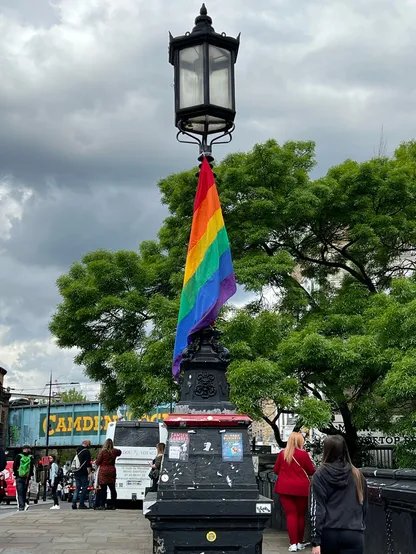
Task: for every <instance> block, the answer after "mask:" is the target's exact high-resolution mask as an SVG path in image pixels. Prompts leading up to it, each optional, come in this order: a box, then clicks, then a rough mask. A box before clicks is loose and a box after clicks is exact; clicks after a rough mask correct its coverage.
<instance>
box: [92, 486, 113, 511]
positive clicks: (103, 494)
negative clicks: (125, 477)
mask: <svg viewBox="0 0 416 554" xmlns="http://www.w3.org/2000/svg"><path fill="white" fill-rule="evenodd" d="M107 487H108V488H109V489H110V493H111V505H112V506H114V508H115V507H116V500H117V491H116V484H115V483H108V484H107V485H100V490H99V491H98V493H97V497H96V499H95V507H96V508H101V507H103V508H104V506H105V503H106V500H107Z"/></svg>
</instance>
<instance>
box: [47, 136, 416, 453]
mask: <svg viewBox="0 0 416 554" xmlns="http://www.w3.org/2000/svg"><path fill="white" fill-rule="evenodd" d="M315 163H316V161H315V153H314V143H312V142H301V141H299V142H287V143H285V144H283V145H279V144H277V143H276V142H275V141H274V140H270V141H267V142H266V143H264V144H259V145H256V146H255V147H254V148H253V150H252V151H251V152H248V153H234V154H230V155H228V156H227V157H226V158H225V159H224V161H223V162H222V163H221V164H219V165H217V166H216V168H215V171H216V174H217V186H218V189H219V193H220V197H221V202H222V206H223V212H224V219H225V224H226V227H227V231H228V234H229V237H230V243H231V247H232V254H233V258H234V265H235V272H236V276H237V280H238V283H239V284H240V285H242V286H243V287H244V288H245V290H246V291H249V292H252V293H253V295H254V298H253V300H252V302H250V304H249V305H248V306H246V307H245V308H244V309H243V310H235V312H234V313H231V314H228V315H227V317H225V318H222V319H220V321H219V326H220V327H221V328H222V329H223V331H224V333H225V336H224V340H225V343H226V345H227V346H228V347H229V348H230V350H231V353H232V360H233V361H232V364H231V366H230V370H229V381H230V384H231V394H232V398H233V400H234V402H235V403H236V404H237V406H238V408H239V409H241V410H242V411H245V412H247V413H249V415H251V416H252V417H255V418H257V419H259V418H264V419H266V421H268V422H269V423H270V424H271V426H272V427H273V429H274V431H275V434H276V438H277V439H278V440H280V435H279V429H278V428H277V426H276V422H277V419H275V418H276V414H274V415H273V416H272V417H269V416H270V414H266V413H264V402H265V400H267V399H269V400H270V399H271V400H273V401H274V402H275V403H276V406H277V409H278V413H280V412H284V411H293V412H295V413H296V414H297V415H298V423H299V425H300V424H307V425H313V426H317V427H319V428H321V429H322V430H325V431H326V432H337V427H336V426H334V421H333V419H334V415H335V414H336V413H340V414H341V416H342V419H343V426H344V427H343V432H344V433H345V435H346V436H347V438H348V440H349V443H350V446H351V447H352V449H354V445H355V444H356V443H357V438H358V434H359V432H360V431H363V430H369V429H380V428H382V427H384V428H387V427H388V425H389V424H390V423H389V421H390V422H391V417H390V416H391V414H392V412H393V413H394V406H400V410H402V409H403V410H404V409H405V410H406V411H407V415H406V417H405V418H403V417H402V415H401V414H400V417H395V418H394V421H395V422H396V424H397V425H399V421H400V422H401V425H404V426H406V429H407V432H409V433H410V430H411V420H412V417H413V415H410V414H413V413H416V412H414V411H411V410H410V408H409V407H410V406H412V410H413V404H412V400H411V397H412V393H413V388H412V382H413V380H415V382H416V379H413V375H412V370H413V360H414V357H413V347H412V346H411V344H413V343H409V342H407V339H406V337H408V336H409V334H410V329H412V320H411V312H412V302H413V296H412V294H411V292H410V290H408V288H406V287H410V289H412V287H413V286H414V284H413V283H412V282H411V281H409V280H408V279H409V277H410V276H411V274H412V272H413V269H414V260H415V248H416V246H415V245H416V144H415V143H414V142H410V143H405V144H403V145H401V146H400V147H399V148H398V149H397V151H396V152H395V154H394V156H393V157H391V158H388V157H377V158H374V159H371V160H369V161H366V162H363V163H358V162H355V161H352V160H347V161H345V162H344V163H343V164H341V165H339V166H337V167H333V168H331V169H330V170H329V171H328V172H327V174H326V175H325V176H324V177H321V178H319V179H316V180H313V179H311V177H310V174H311V171H312V169H313V168H314V166H315ZM159 187H160V190H161V194H162V202H163V203H165V204H166V205H167V207H168V209H169V212H170V215H169V217H167V218H166V220H165V221H164V223H163V225H162V227H161V229H160V232H159V240H158V242H146V243H143V244H142V245H141V249H140V251H139V253H134V252H123V251H122V252H117V253H109V252H105V251H98V252H95V253H91V254H89V255H87V256H86V257H84V258H83V260H82V261H81V263H76V264H74V266H73V267H72V268H71V270H70V272H69V273H68V275H65V276H62V277H61V278H60V279H59V281H58V287H59V291H60V293H61V295H62V297H63V302H62V303H61V304H60V306H59V307H58V310H57V312H56V314H55V316H54V318H53V321H52V323H51V330H52V332H53V333H54V334H55V335H56V336H57V337H58V343H59V344H60V346H62V347H73V346H76V347H78V348H79V350H80V353H79V355H78V356H77V358H76V361H77V363H80V364H82V365H84V367H85V368H86V373H87V375H88V376H89V377H90V378H92V379H94V380H97V381H100V382H102V383H103V384H104V398H105V400H106V402H107V404H108V405H109V406H111V407H115V406H116V405H118V404H121V403H126V402H127V403H128V404H130V405H132V406H133V407H136V408H137V410H138V411H146V410H147V409H149V408H150V407H151V404H153V403H157V402H160V401H166V400H170V398H171V395H172V394H175V391H176V389H175V386H174V385H172V382H171V379H170V363H171V353H172V350H173V341H174V332H175V326H176V318H177V311H178V295H179V292H180V289H181V283H182V277H183V273H182V272H183V267H184V262H185V256H186V250H187V243H188V238H189V230H190V226H191V219H192V207H193V199H194V195H195V189H196V180H195V176H194V170H192V171H188V172H183V173H180V174H177V175H171V176H169V177H167V178H166V179H163V180H162V181H161V182H160V183H159ZM399 290H405V292H403V293H402V295H403V296H400V294H399V293H398V291H399ZM399 323H400V326H399ZM386 325H387V327H386ZM394 325H396V327H395V328H394V331H392V332H390V326H394ZM398 328H400V330H401V332H400V333H399V334H398V333H396V329H398ZM383 329H384V331H383ZM400 337H401V338H400ZM393 338H394V340H395V341H396V342H395V343H394V346H393V344H392V341H393ZM400 341H401V342H400ZM404 377H405V379H404ZM415 386H416V385H415ZM396 415H397V416H399V414H398V413H397V410H396Z"/></svg>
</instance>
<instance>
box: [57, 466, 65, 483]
mask: <svg viewBox="0 0 416 554" xmlns="http://www.w3.org/2000/svg"><path fill="white" fill-rule="evenodd" d="M63 480H64V470H63V468H62V467H59V468H58V473H57V474H56V484H58V483H62V482H63Z"/></svg>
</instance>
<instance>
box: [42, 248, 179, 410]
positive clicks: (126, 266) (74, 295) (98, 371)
mask: <svg viewBox="0 0 416 554" xmlns="http://www.w3.org/2000/svg"><path fill="white" fill-rule="evenodd" d="M57 284H58V289H59V292H60V294H61V296H62V299H63V300H62V302H61V304H60V305H59V306H58V308H57V311H56V313H55V314H54V316H53V318H52V321H51V324H50V330H51V332H52V333H53V334H54V335H55V336H56V337H57V342H58V345H59V346H60V347H62V348H73V347H76V348H78V351H79V353H78V354H77V355H76V357H75V362H76V363H77V364H79V365H82V366H83V367H84V368H85V373H86V375H87V376H88V377H89V378H90V379H92V380H94V381H97V382H100V383H102V385H103V387H102V394H101V399H102V400H103V402H104V403H105V405H106V406H107V407H108V409H116V408H117V407H118V406H120V405H122V404H125V403H127V404H128V405H129V406H130V407H131V408H132V409H133V410H134V411H135V412H137V413H138V414H140V415H141V414H143V413H146V412H147V411H148V410H150V409H151V408H152V407H153V406H154V405H155V404H158V403H161V402H167V401H170V400H171V399H172V397H174V395H175V394H176V390H177V388H176V386H175V384H174V383H172V379H171V377H170V364H171V352H172V350H173V341H174V331H175V324H176V318H177V309H178V303H177V301H176V297H177V294H178V290H179V285H177V284H176V283H175V276H174V268H173V265H172V264H171V263H170V260H169V259H168V258H167V257H166V256H165V255H163V254H162V253H161V250H160V248H159V247H158V246H157V244H156V243H153V242H146V243H143V244H142V245H141V248H140V252H139V253H135V252H126V251H120V252H116V253H112V252H107V251H105V250H99V251H97V252H92V253H90V254H87V255H86V256H84V258H83V259H82V261H81V262H80V263H75V264H73V266H72V267H71V269H70V270H69V273H68V274H67V275H63V276H62V277H60V278H59V279H58V283H57Z"/></svg>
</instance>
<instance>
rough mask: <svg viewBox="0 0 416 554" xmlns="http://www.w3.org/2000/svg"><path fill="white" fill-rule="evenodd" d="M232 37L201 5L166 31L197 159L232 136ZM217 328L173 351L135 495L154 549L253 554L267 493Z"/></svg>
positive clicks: (182, 125)
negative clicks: (147, 476)
mask: <svg viewBox="0 0 416 554" xmlns="http://www.w3.org/2000/svg"><path fill="white" fill-rule="evenodd" d="M239 44H240V40H239V37H237V38H232V37H227V36H226V35H225V33H222V34H219V33H216V32H215V30H214V28H213V27H212V19H211V18H210V17H209V16H208V13H207V9H206V7H205V4H203V5H202V8H201V10H200V13H199V16H198V17H197V18H196V19H195V27H194V28H193V30H192V32H191V33H186V34H185V35H183V36H180V37H176V38H174V37H172V35H170V44H169V61H170V63H171V64H172V65H173V66H174V73H175V125H176V127H177V128H178V133H177V139H178V140H179V141H180V142H187V143H197V144H199V151H200V156H199V160H200V161H201V162H202V161H203V159H204V158H206V159H207V161H208V163H210V162H212V161H213V157H212V145H213V144H214V143H217V144H218V143H220V142H230V141H231V139H232V132H233V130H234V119H235V114H236V112H235V86H234V64H235V62H236V59H237V53H238V48H239ZM205 209H206V210H207V211H208V208H205ZM213 219H214V218H213ZM207 240H208V239H207ZM220 336H221V333H220V332H219V331H218V330H217V329H215V327H213V326H212V325H208V326H207V327H204V328H203V329H201V330H200V331H198V332H196V333H194V335H193V340H192V342H191V344H189V345H188V346H187V347H186V348H185V349H184V350H183V352H182V360H181V370H182V373H183V378H182V383H181V396H180V400H179V402H178V403H177V404H176V406H175V409H174V413H173V414H170V415H169V416H168V417H167V418H166V419H165V424H166V426H167V428H168V438H167V443H166V450H165V455H164V458H163V463H162V467H161V470H160V479H159V484H158V490H157V492H151V493H148V494H147V495H146V498H145V501H144V503H143V513H144V514H145V515H146V517H147V518H148V519H149V520H150V524H151V527H152V530H153V551H154V552H156V553H158V554H160V553H165V554H175V553H176V554H178V553H185V552H211V553H212V552H222V553H223V554H235V552H240V551H241V552H244V553H245V554H261V548H262V538H263V529H264V527H265V526H266V523H267V521H268V519H269V518H270V515H271V512H272V501H271V500H270V499H268V498H264V497H262V496H260V495H259V491H258V488H257V484H256V479H255V474H254V466H253V459H252V456H251V448H250V441H249V437H248V432H247V429H248V427H249V425H250V423H251V419H250V418H249V417H248V416H246V415H239V414H236V413H235V408H234V406H233V405H232V403H231V402H230V400H229V388H228V383H227V379H226V370H227V366H228V364H229V362H230V355H229V352H228V350H227V349H226V348H225V347H224V346H222V345H221V343H220V340H219V339H220Z"/></svg>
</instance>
